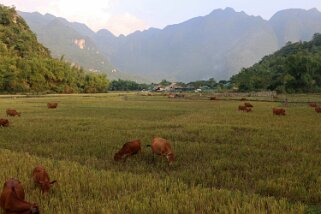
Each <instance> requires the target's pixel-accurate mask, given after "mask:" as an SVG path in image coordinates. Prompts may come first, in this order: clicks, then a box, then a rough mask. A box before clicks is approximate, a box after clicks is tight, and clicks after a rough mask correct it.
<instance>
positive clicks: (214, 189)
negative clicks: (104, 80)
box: [0, 93, 321, 213]
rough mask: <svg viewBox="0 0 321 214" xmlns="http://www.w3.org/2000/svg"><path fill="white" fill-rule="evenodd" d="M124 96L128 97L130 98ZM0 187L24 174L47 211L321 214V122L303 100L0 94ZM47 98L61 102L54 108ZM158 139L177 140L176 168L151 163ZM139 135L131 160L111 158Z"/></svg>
mask: <svg viewBox="0 0 321 214" xmlns="http://www.w3.org/2000/svg"><path fill="white" fill-rule="evenodd" d="M125 98H126V99H125ZM0 99H1V102H0V113H1V112H2V113H1V114H0V115H2V117H5V109H6V108H16V109H17V110H18V111H21V112H22V116H21V117H20V118H19V117H16V118H9V120H10V123H11V127H8V128H0V136H1V138H0V157H1V161H0V169H1V172H2V173H1V175H0V178H1V179H0V182H4V181H5V179H7V178H10V177H16V178H19V179H20V180H21V181H22V182H23V184H24V186H25V188H26V192H27V197H28V200H30V201H35V202H37V203H39V205H40V207H41V211H42V212H43V213H201V212H204V213H304V212H307V213H309V212H310V213H319V212H320V211H321V207H320V204H321V165H320V163H321V156H320V152H321V144H320V142H321V134H320V128H321V123H320V121H319V119H320V118H319V116H320V115H318V114H316V113H315V112H314V110H313V109H312V108H309V107H307V105H306V104H302V105H300V104H291V101H292V100H295V101H297V100H306V101H309V100H310V99H313V100H315V101H318V102H321V97H320V96H317V95H315V96H313V97H311V98H310V97H305V96H294V97H291V96H290V97H288V100H289V107H288V109H287V116H285V117H276V116H273V115H272V111H271V108H272V107H274V106H277V105H278V104H277V103H265V102H252V103H253V104H254V111H253V112H252V113H242V112H239V111H237V106H238V105H239V104H240V102H238V101H224V100H222V101H209V100H193V99H188V98H187V99H168V98H167V97H164V96H137V95H134V94H133V93H124V94H116V93H109V94H108V95H103V94H96V95H82V96H81V95H65V96H40V97H35V98H27V97H25V98H23V97H22V98H16V99H12V98H11V97H7V98H0ZM47 102H59V106H58V108H57V109H47V107H46V103H47ZM153 136H161V137H164V138H167V139H168V140H170V142H171V144H172V147H173V150H174V152H175V155H176V162H175V163H174V165H173V166H171V167H169V166H168V165H167V164H166V163H165V161H164V162H162V161H161V160H160V159H159V158H158V157H155V160H153V157H152V154H151V151H150V148H146V147H145V145H147V144H150V142H151V139H152V138H153ZM132 139H141V141H142V143H143V148H142V149H143V151H142V153H141V154H139V155H136V156H134V157H131V158H129V159H128V160H127V161H126V162H125V163H115V162H114V161H113V154H114V153H115V152H116V151H117V150H118V149H119V148H121V146H122V145H123V143H125V142H127V141H129V140H132ZM37 164H43V165H44V166H45V167H46V168H47V169H48V172H49V173H50V176H51V178H52V179H57V180H58V184H57V186H55V187H54V188H53V189H52V192H51V193H50V195H49V197H41V195H40V191H39V190H38V189H35V188H34V187H33V184H32V183H31V181H30V175H31V171H32V169H33V167H35V166H36V165H37Z"/></svg>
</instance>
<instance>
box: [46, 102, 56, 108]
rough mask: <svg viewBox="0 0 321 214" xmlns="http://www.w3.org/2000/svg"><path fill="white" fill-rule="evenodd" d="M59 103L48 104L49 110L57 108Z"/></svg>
mask: <svg viewBox="0 0 321 214" xmlns="http://www.w3.org/2000/svg"><path fill="white" fill-rule="evenodd" d="M57 106H58V103H47V107H48V108H57Z"/></svg>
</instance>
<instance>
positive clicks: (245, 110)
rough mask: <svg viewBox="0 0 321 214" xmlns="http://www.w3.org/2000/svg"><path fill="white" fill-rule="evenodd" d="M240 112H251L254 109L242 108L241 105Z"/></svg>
mask: <svg viewBox="0 0 321 214" xmlns="http://www.w3.org/2000/svg"><path fill="white" fill-rule="evenodd" d="M239 111H243V112H251V111H252V109H251V108H249V107H246V106H242V105H239Z"/></svg>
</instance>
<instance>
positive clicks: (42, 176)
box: [32, 166, 57, 193]
mask: <svg viewBox="0 0 321 214" xmlns="http://www.w3.org/2000/svg"><path fill="white" fill-rule="evenodd" d="M32 177H33V181H34V182H35V184H36V185H39V186H40V188H41V192H43V193H48V192H49V189H50V188H51V186H52V185H53V184H54V183H56V182H57V181H56V180H54V181H50V178H49V175H48V173H47V171H46V169H45V168H44V167H43V166H37V167H36V168H35V169H34V170H33V172H32Z"/></svg>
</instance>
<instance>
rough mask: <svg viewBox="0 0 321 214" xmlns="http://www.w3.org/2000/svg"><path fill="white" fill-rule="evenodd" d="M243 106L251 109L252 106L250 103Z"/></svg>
mask: <svg viewBox="0 0 321 214" xmlns="http://www.w3.org/2000/svg"><path fill="white" fill-rule="evenodd" d="M244 105H245V106H246V107H250V108H253V105H252V104H251V103H244Z"/></svg>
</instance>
